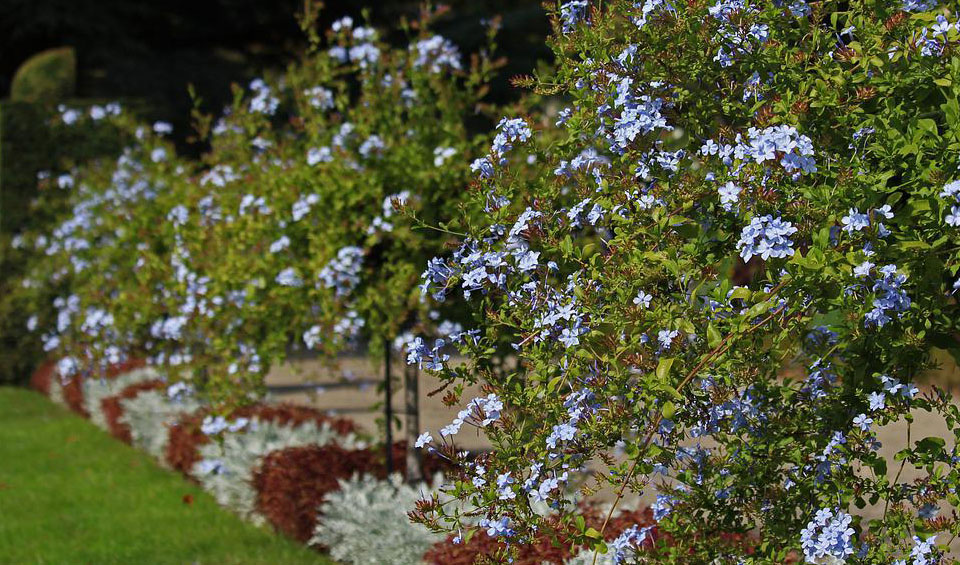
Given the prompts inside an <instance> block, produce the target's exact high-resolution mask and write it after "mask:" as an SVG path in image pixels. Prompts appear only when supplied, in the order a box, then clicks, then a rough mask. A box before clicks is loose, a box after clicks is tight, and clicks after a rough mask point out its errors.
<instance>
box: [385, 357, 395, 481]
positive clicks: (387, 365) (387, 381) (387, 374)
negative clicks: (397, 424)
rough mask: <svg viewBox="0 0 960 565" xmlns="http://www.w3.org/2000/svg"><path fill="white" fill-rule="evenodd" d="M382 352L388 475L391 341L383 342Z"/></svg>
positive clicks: (390, 470) (389, 469)
mask: <svg viewBox="0 0 960 565" xmlns="http://www.w3.org/2000/svg"><path fill="white" fill-rule="evenodd" d="M383 345H384V347H383V349H384V354H383V390H384V395H385V397H386V398H385V399H384V403H383V415H384V419H385V420H386V422H385V424H386V450H387V474H388V475H390V474H392V473H393V430H392V428H393V425H392V424H393V394H392V390H391V389H392V388H393V387H392V386H391V384H392V383H391V380H392V379H391V378H390V349H391V343H390V341H389V340H386V341H385V342H384V344H383Z"/></svg>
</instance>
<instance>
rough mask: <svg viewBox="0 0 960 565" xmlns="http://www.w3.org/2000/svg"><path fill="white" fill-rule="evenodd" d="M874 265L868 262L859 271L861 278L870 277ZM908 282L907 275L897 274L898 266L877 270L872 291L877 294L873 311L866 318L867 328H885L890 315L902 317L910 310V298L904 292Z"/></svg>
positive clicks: (886, 266) (888, 266) (887, 266)
mask: <svg viewBox="0 0 960 565" xmlns="http://www.w3.org/2000/svg"><path fill="white" fill-rule="evenodd" d="M872 267H873V264H872V263H870V262H866V263H864V264H862V265H860V266H859V267H858V268H857V269H858V272H859V273H861V275H860V276H864V277H866V276H869V273H870V271H871V270H872ZM906 282H907V275H904V274H902V273H899V272H897V266H896V265H884V266H883V267H880V268H879V269H877V276H875V277H874V279H873V286H872V288H871V290H872V291H873V292H874V294H875V298H874V299H873V310H871V311H869V312H867V314H866V316H865V318H864V324H865V325H866V326H867V327H870V326H877V327H881V328H882V327H883V326H884V325H885V324H886V323H887V322H889V321H890V320H891V318H890V313H894V314H898V315H899V316H902V315H903V314H904V312H906V311H907V310H909V309H910V303H911V301H910V297H909V296H907V293H906V291H905V290H903V285H904V283H906Z"/></svg>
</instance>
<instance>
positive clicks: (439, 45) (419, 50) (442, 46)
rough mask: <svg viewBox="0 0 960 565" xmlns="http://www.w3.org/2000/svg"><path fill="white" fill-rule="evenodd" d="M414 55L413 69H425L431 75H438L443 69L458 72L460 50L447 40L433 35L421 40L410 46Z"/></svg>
mask: <svg viewBox="0 0 960 565" xmlns="http://www.w3.org/2000/svg"><path fill="white" fill-rule="evenodd" d="M410 50H411V51H413V52H415V53H416V55H417V56H416V58H415V59H414V60H413V67H414V68H419V67H427V68H428V69H430V72H431V73H434V74H436V73H439V72H441V71H443V70H445V69H454V70H458V71H459V70H460V69H461V67H460V50H459V49H457V46H456V45H454V44H453V43H452V42H451V41H450V40H449V39H446V38H444V37H441V36H439V35H434V36H432V37H429V38H427V39H421V40H420V41H417V42H416V43H414V44H413V45H411V46H410Z"/></svg>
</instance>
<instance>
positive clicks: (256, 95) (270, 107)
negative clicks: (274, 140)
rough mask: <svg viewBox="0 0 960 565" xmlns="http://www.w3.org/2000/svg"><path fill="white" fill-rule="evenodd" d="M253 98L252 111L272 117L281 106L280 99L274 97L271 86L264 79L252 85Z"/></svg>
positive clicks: (251, 102)
mask: <svg viewBox="0 0 960 565" xmlns="http://www.w3.org/2000/svg"><path fill="white" fill-rule="evenodd" d="M250 90H251V91H252V92H253V97H252V98H251V99H250V111H251V112H254V113H257V114H267V115H270V116H272V115H273V114H274V113H276V111H277V107H278V106H280V99H279V98H277V97H276V96H274V95H273V91H272V90H271V89H270V86H269V85H268V84H267V83H266V82H264V80H263V79H259V78H258V79H254V80H253V81H252V82H251V83H250Z"/></svg>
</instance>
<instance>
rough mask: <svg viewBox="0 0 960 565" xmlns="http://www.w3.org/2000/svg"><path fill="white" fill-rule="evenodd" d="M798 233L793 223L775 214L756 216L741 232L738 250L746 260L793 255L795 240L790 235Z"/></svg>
mask: <svg viewBox="0 0 960 565" xmlns="http://www.w3.org/2000/svg"><path fill="white" fill-rule="evenodd" d="M795 233H797V228H795V227H793V224H791V223H790V222H786V221H784V220H782V219H781V218H774V217H773V216H770V215H767V216H754V217H753V218H752V219H751V220H750V223H749V224H748V225H746V226H744V228H743V231H741V232H740V241H738V242H737V250H738V251H740V257H742V258H743V260H744V261H749V260H750V259H751V258H752V257H754V256H759V257H760V258H761V259H763V260H764V261H766V260H767V259H769V258H771V257H774V258H783V257H789V256H791V255H793V253H794V249H793V240H791V239H790V236H791V235H793V234H795Z"/></svg>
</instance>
